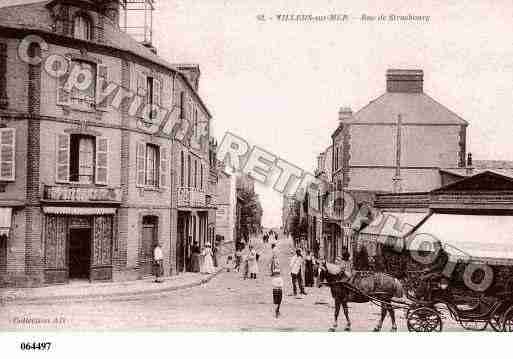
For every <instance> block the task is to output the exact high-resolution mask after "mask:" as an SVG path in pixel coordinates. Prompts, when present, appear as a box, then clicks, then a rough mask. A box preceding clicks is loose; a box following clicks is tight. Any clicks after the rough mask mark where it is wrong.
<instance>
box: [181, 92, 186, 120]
mask: <svg viewBox="0 0 513 359" xmlns="http://www.w3.org/2000/svg"><path fill="white" fill-rule="evenodd" d="M180 118H181V119H184V118H185V94H184V92H183V91H180Z"/></svg>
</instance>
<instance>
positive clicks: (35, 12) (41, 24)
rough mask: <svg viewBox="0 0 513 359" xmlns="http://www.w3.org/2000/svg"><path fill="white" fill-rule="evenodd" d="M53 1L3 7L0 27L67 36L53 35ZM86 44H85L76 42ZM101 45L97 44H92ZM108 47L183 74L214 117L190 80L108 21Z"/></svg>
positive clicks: (106, 26) (0, 10) (105, 28)
mask: <svg viewBox="0 0 513 359" xmlns="http://www.w3.org/2000/svg"><path fill="white" fill-rule="evenodd" d="M50 2H51V1H49V0H45V1H34V0H27V3H24V4H21V5H13V6H7V7H1V6H0V27H1V26H4V27H10V28H14V29H29V30H39V31H44V32H47V33H51V34H53V35H59V36H65V35H60V34H56V33H55V32H54V31H53V20H52V18H51V16H50V11H49V10H48V9H47V8H46V7H45V6H46V5H47V4H48V3H50ZM76 41H85V40H76ZM91 42H93V43H98V42H96V41H91ZM98 44H100V45H104V46H105V45H106V46H109V47H112V48H115V49H118V50H122V51H127V52H130V53H132V54H134V55H136V56H139V57H142V58H144V59H146V60H149V61H151V62H153V63H156V64H159V65H161V66H163V67H166V68H167V69H169V70H171V71H174V72H177V73H179V74H180V75H181V76H182V78H183V80H184V81H185V82H186V83H187V84H188V86H189V88H190V90H191V91H192V92H193V93H195V94H196V95H197V98H198V100H199V102H200V103H201V105H202V106H203V108H204V109H205V111H206V112H207V113H208V115H209V116H211V114H210V112H209V111H208V108H207V106H206V105H205V104H204V103H203V101H202V100H201V98H200V96H199V95H198V94H197V92H196V91H195V90H194V88H193V87H192V86H191V84H190V83H189V81H188V80H187V77H186V76H185V75H184V74H183V73H182V72H180V71H179V70H178V69H177V68H176V67H175V66H174V65H173V64H171V63H170V62H167V61H166V60H164V59H163V58H161V57H159V56H157V55H155V54H154V53H153V52H151V50H150V49H148V48H147V47H145V46H143V45H141V44H140V43H139V42H137V41H136V40H135V39H134V38H132V37H131V36H130V35H128V34H126V33H124V32H123V31H121V30H120V29H119V28H118V26H117V25H115V24H114V23H113V22H112V21H110V19H108V18H105V26H104V42H102V43H98Z"/></svg>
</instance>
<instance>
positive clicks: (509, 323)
mask: <svg viewBox="0 0 513 359" xmlns="http://www.w3.org/2000/svg"><path fill="white" fill-rule="evenodd" d="M502 331H503V332H513V306H511V307H510V308H509V309H508V310H507V311H506V313H505V314H504V317H503V321H502Z"/></svg>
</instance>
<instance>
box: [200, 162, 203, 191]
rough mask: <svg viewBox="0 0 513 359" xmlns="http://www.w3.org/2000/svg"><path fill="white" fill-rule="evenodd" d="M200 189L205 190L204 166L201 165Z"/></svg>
mask: <svg viewBox="0 0 513 359" xmlns="http://www.w3.org/2000/svg"><path fill="white" fill-rule="evenodd" d="M200 188H201V189H203V164H201V172H200Z"/></svg>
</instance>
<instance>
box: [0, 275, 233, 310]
mask: <svg viewBox="0 0 513 359" xmlns="http://www.w3.org/2000/svg"><path fill="white" fill-rule="evenodd" d="M224 271H225V268H220V269H218V270H217V271H216V272H215V273H212V274H209V275H208V276H206V277H205V278H202V279H199V280H195V281H193V282H190V283H185V284H180V285H176V286H171V287H167V288H162V289H149V290H143V289H138V290H133V291H127V292H113V293H108V294H85V295H84V294H80V295H77V294H74V295H61V296H46V297H25V298H23V297H16V294H15V293H10V294H8V295H7V296H6V297H0V306H1V305H25V304H31V305H46V304H54V303H62V302H65V303H70V302H72V303H80V302H94V301H102V300H111V301H112V300H126V299H128V298H129V297H132V296H135V295H141V294H157V293H167V292H174V291H177V290H181V289H189V288H194V287H199V286H201V285H203V284H206V283H208V282H210V280H212V279H213V278H215V277H216V276H217V275H218V274H220V273H222V272H224Z"/></svg>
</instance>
